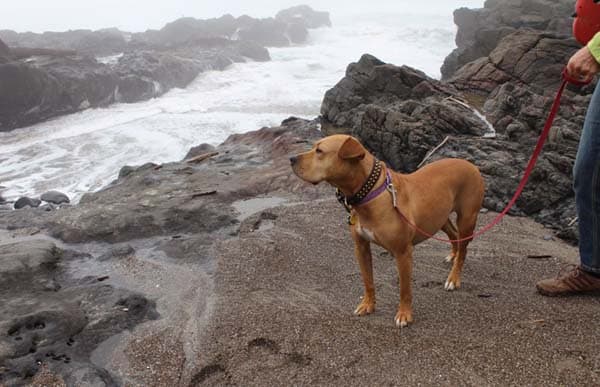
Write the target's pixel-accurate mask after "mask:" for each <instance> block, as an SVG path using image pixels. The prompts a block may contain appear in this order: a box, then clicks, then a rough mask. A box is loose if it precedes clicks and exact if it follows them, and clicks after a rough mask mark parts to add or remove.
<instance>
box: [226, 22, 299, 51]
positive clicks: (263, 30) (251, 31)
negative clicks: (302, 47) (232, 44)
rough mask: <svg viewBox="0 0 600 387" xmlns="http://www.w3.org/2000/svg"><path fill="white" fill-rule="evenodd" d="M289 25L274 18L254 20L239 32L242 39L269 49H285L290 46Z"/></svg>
mask: <svg viewBox="0 0 600 387" xmlns="http://www.w3.org/2000/svg"><path fill="white" fill-rule="evenodd" d="M287 28H288V25H287V24H286V23H284V22H282V21H279V20H276V19H274V18H267V19H261V20H253V21H252V22H251V23H248V24H247V25H245V26H243V27H241V28H240V29H239V31H238V35H239V37H240V39H243V40H248V41H251V42H255V43H258V44H261V45H264V46H267V47H285V46H289V45H290V42H291V40H290V38H289V37H288V36H287Z"/></svg>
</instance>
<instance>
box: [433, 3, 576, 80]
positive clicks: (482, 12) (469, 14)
mask: <svg viewBox="0 0 600 387" xmlns="http://www.w3.org/2000/svg"><path fill="white" fill-rule="evenodd" d="M573 7H574V3H573V2H572V1H570V0H560V1H548V0H524V1H523V0H508V1H505V0H503V1H498V0H494V1H486V2H485V4H484V7H483V8H481V9H467V8H460V9H457V10H456V11H454V23H455V24H456V25H457V26H458V31H457V34H456V45H457V48H456V49H455V50H454V51H453V52H452V53H451V54H450V55H449V56H448V57H447V58H446V60H445V61H444V65H443V66H442V69H441V71H442V78H443V79H448V78H450V77H451V76H453V75H454V73H455V72H456V71H457V70H458V69H460V68H461V67H462V66H464V65H466V64H467V63H469V62H472V61H475V60H477V59H479V58H482V57H486V56H488V55H489V54H490V52H492V50H494V49H495V48H496V46H497V45H498V43H499V42H500V40H501V39H502V38H503V37H505V36H506V35H508V34H510V33H512V32H514V31H517V30H534V31H538V32H550V33H552V34H553V35H556V36H562V37H569V36H571V25H572V19H571V17H570V15H571V14H572V13H573V9H574V8H573ZM507 59H508V58H507Z"/></svg>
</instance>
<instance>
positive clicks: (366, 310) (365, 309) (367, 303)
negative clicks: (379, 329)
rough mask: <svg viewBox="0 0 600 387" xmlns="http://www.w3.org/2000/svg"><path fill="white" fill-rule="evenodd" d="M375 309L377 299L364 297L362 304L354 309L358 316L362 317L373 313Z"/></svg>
mask: <svg viewBox="0 0 600 387" xmlns="http://www.w3.org/2000/svg"><path fill="white" fill-rule="evenodd" d="M374 311H375V301H371V300H368V299H365V298H363V300H362V301H361V303H360V304H358V306H357V307H356V309H355V310H354V314H355V315H356V316H359V317H362V316H366V315H368V314H371V313H373V312H374Z"/></svg>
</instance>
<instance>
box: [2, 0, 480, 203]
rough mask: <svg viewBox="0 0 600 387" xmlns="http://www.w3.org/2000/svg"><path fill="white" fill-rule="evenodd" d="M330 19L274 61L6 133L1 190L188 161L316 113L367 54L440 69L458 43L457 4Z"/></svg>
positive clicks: (66, 184) (41, 188)
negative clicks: (206, 148)
mask: <svg viewBox="0 0 600 387" xmlns="http://www.w3.org/2000/svg"><path fill="white" fill-rule="evenodd" d="M448 2H449V3H457V5H459V3H461V2H458V1H448ZM473 3H474V1H471V2H470V4H469V5H474V4H473ZM332 22H333V24H334V27H332V28H321V29H317V30H312V31H311V33H310V42H309V43H308V44H306V45H301V46H294V47H286V48H272V49H270V53H271V57H272V61H271V62H266V63H256V62H247V63H240V64H234V65H232V66H230V67H229V68H228V69H227V70H226V71H222V72H216V71H215V72H207V73H204V74H201V75H200V76H199V77H198V78H197V79H196V80H195V81H194V82H193V83H192V84H191V85H189V86H188V87H187V88H186V89H175V90H172V91H170V92H169V93H167V94H166V95H164V96H162V97H160V98H157V99H153V100H150V101H146V102H141V103H136V104H117V105H112V106H110V107H107V108H103V109H89V110H86V111H83V112H80V113H76V114H72V115H68V116H64V117H59V118H56V119H53V120H50V121H47V122H44V123H40V124H37V125H34V126H31V127H27V128H22V129H18V130H15V131H12V132H9V133H0V186H3V187H4V188H3V192H2V195H3V196H4V197H5V198H8V199H13V200H14V199H16V198H18V197H19V196H21V195H28V196H32V197H35V196H37V195H40V194H42V193H43V192H45V191H48V190H51V189H54V190H59V191H62V192H64V193H66V194H68V195H69V196H70V197H72V198H73V199H74V200H75V201H77V200H78V199H79V198H80V197H81V195H82V194H83V193H85V192H89V191H95V190H98V189H100V188H102V187H103V186H105V185H106V184H108V183H109V182H110V181H112V180H113V179H115V178H116V176H117V174H118V171H119V169H120V168H121V167H122V166H123V165H138V164H142V163H145V162H150V161H151V162H155V163H164V162H169V161H176V160H181V159H182V158H183V157H184V156H185V154H186V153H187V151H188V150H189V148H191V147H192V146H195V145H198V144H200V143H211V144H215V145H216V144H219V143H221V142H222V141H224V140H225V139H226V138H227V136H229V135H231V134H233V133H241V132H247V131H251V130H256V129H258V128H260V127H263V126H273V125H278V124H279V123H280V122H281V121H282V120H284V119H285V118H287V117H289V116H298V117H304V118H309V119H312V118H315V117H316V116H318V115H319V111H320V106H321V101H322V98H323V95H324V94H325V92H326V91H327V90H328V89H330V88H331V87H333V86H334V85H335V84H336V83H337V82H338V81H339V80H340V79H341V78H342V77H343V76H344V73H345V69H346V67H347V65H348V64H349V63H351V62H355V61H357V60H358V59H359V58H360V56H361V55H362V54H364V53H370V54H373V55H375V56H377V57H378V58H379V59H381V60H383V61H385V62H389V63H394V64H397V65H402V64H406V65H409V66H412V67H416V68H418V69H420V70H422V71H424V72H425V73H427V74H428V75H430V76H432V77H436V78H439V76H440V71H439V69H440V66H441V65H442V63H443V60H444V58H445V57H446V55H448V54H449V53H450V52H451V51H452V49H453V48H454V47H455V44H454V36H455V33H456V29H455V26H454V24H453V21H452V14H451V8H449V7H445V9H444V10H435V9H433V10H431V9H429V10H423V11H421V12H416V13H408V12H400V13H394V12H386V13H385V14H372V13H362V14H360V15H344V16H343V17H337V18H336V17H335V15H332Z"/></svg>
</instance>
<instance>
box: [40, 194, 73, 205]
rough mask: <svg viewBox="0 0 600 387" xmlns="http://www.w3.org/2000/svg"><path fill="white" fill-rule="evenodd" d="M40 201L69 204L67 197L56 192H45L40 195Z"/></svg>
mask: <svg viewBox="0 0 600 387" xmlns="http://www.w3.org/2000/svg"><path fill="white" fill-rule="evenodd" d="M40 199H42V201H45V202H47V203H52V204H64V203H70V202H71V200H70V199H69V197H68V196H67V195H65V194H64V193H62V192H58V191H48V192H45V193H43V194H42V196H40Z"/></svg>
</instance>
